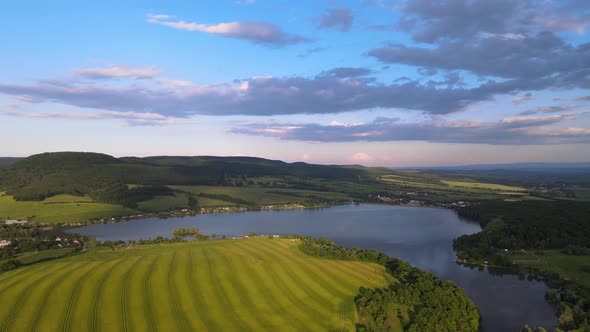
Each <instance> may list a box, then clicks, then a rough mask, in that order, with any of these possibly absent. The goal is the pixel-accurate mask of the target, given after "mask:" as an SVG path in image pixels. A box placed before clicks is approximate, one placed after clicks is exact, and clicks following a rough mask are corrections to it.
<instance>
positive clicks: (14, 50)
mask: <svg viewBox="0 0 590 332" xmlns="http://www.w3.org/2000/svg"><path fill="white" fill-rule="evenodd" d="M589 23H590V3H588V2H587V1H582V0H569V1H566V0H563V1H558V0H554V1H546V0H539V1H535V0H498V1H493V2H490V1H483V0H482V1H474V0H442V1H429V0H406V1H388V0H381V1H379V0H364V1H338V0H332V1H297V2H293V1H270V0H256V1H253V0H250V1H248V0H230V1H161V2H154V1H125V2H121V1H117V2H115V1H100V2H87V3H86V2H85V3H80V2H79V1H52V2H45V1H43V2H41V1H19V2H11V3H7V4H4V5H3V11H2V12H1V13H0V29H2V31H4V32H5V33H2V34H0V43H1V44H2V45H3V46H4V47H3V52H2V53H0V60H1V61H0V68H1V72H2V75H1V76H0V132H1V133H2V137H3V138H4V139H3V141H4V142H9V144H3V145H2V146H0V155H5V156H26V155H30V154H34V153H39V152H45V151H63V150H76V151H98V152H104V153H109V154H113V155H116V156H128V155H136V156H147V155H205V154H207V155H254V156H260V157H266V158H273V159H282V160H287V161H301V160H303V161H307V162H312V163H338V164H350V163H360V164H365V165H378V166H428V165H456V164H472V163H505V162H530V161H547V162H553V161H568V162H573V161H590V109H589V105H590V34H589V29H590V24H589Z"/></svg>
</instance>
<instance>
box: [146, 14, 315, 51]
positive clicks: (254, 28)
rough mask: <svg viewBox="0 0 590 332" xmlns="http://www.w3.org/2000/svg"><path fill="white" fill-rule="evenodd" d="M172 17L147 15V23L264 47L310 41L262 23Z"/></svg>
mask: <svg viewBox="0 0 590 332" xmlns="http://www.w3.org/2000/svg"><path fill="white" fill-rule="evenodd" d="M173 18H174V17H173V16H168V15H154V14H148V15H147V21H148V22H149V23H152V24H158V25H162V26H166V27H170V28H174V29H179V30H186V31H199V32H205V33H210V34H214V35H219V36H224V37H231V38H239V39H245V40H249V41H251V42H254V43H258V44H266V45H274V46H281V45H288V44H297V43H303V42H309V41H310V40H309V39H307V38H305V37H302V36H298V35H294V34H289V33H286V32H283V31H282V30H281V29H280V28H279V27H277V26H275V25H272V24H269V23H264V22H223V23H217V24H203V23H196V22H186V21H182V20H180V21H179V20H172V19H173Z"/></svg>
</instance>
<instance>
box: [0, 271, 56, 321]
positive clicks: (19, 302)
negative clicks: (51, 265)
mask: <svg viewBox="0 0 590 332" xmlns="http://www.w3.org/2000/svg"><path fill="white" fill-rule="evenodd" d="M60 267H61V266H60ZM53 272H54V270H49V271H48V272H46V273H44V274H42V275H41V276H40V277H39V278H37V279H36V280H34V281H33V282H31V283H29V284H28V285H27V286H25V288H24V289H23V290H22V291H21V292H20V293H19V295H18V296H17V300H16V302H15V303H14V304H13V305H12V307H11V308H10V311H9V312H8V316H7V317H6V318H4V322H3V323H2V327H1V328H0V331H1V332H5V331H7V329H8V327H9V326H10V324H12V323H13V318H14V315H15V314H16V312H17V311H18V310H19V309H20V307H21V305H22V303H23V301H24V300H25V298H26V297H27V296H28V295H29V294H30V293H31V292H32V291H33V289H35V288H36V287H38V286H39V284H40V282H39V281H42V280H44V279H45V278H46V277H47V276H49V275H51V274H52V273H53Z"/></svg>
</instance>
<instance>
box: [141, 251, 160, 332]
mask: <svg viewBox="0 0 590 332" xmlns="http://www.w3.org/2000/svg"><path fill="white" fill-rule="evenodd" d="M159 258H160V257H159V256H157V257H156V258H155V259H154V261H153V262H152V264H151V265H150V268H149V270H148V272H147V273H146V274H145V278H144V279H143V296H144V299H145V302H144V303H145V309H146V315H147V317H148V320H149V322H150V324H149V325H150V327H151V330H152V331H157V330H158V328H157V322H156V316H155V315H154V309H153V307H152V301H151V298H150V279H151V277H152V273H153V271H154V269H155V267H156V263H157V262H158V259H159Z"/></svg>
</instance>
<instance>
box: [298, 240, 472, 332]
mask: <svg viewBox="0 0 590 332" xmlns="http://www.w3.org/2000/svg"><path fill="white" fill-rule="evenodd" d="M302 240H303V241H302V243H301V245H300V246H299V248H300V250H301V251H303V252H304V253H306V254H308V255H312V256H319V257H325V258H333V259H340V260H358V261H365V262H372V263H377V264H380V265H383V266H385V269H386V271H387V273H389V274H390V275H391V276H393V277H394V278H395V281H394V282H392V283H391V284H390V285H389V286H388V287H385V288H376V289H369V288H364V287H361V288H360V289H359V294H358V295H357V296H356V298H355V304H356V308H357V312H358V314H359V324H358V326H357V327H358V330H359V331H390V330H392V329H394V328H395V327H396V326H397V325H398V324H401V326H402V327H403V329H404V331H415V332H420V331H478V329H479V321H480V315H479V310H478V309H477V307H476V306H475V305H474V304H473V302H472V301H471V300H470V299H469V298H468V297H467V295H466V294H465V292H464V291H463V290H462V289H461V288H460V287H458V286H457V285H455V284H454V283H453V282H451V281H441V280H440V279H439V278H438V277H436V276H435V275H434V274H432V273H430V272H427V271H424V270H421V269H418V268H415V267H412V266H411V265H410V264H408V263H406V262H404V261H402V260H399V259H395V258H391V257H388V256H387V255H385V254H383V253H380V252H378V251H376V250H363V249H358V248H351V249H349V248H345V247H343V246H340V245H337V244H335V243H334V242H332V241H329V240H326V239H313V238H309V237H304V238H302Z"/></svg>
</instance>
